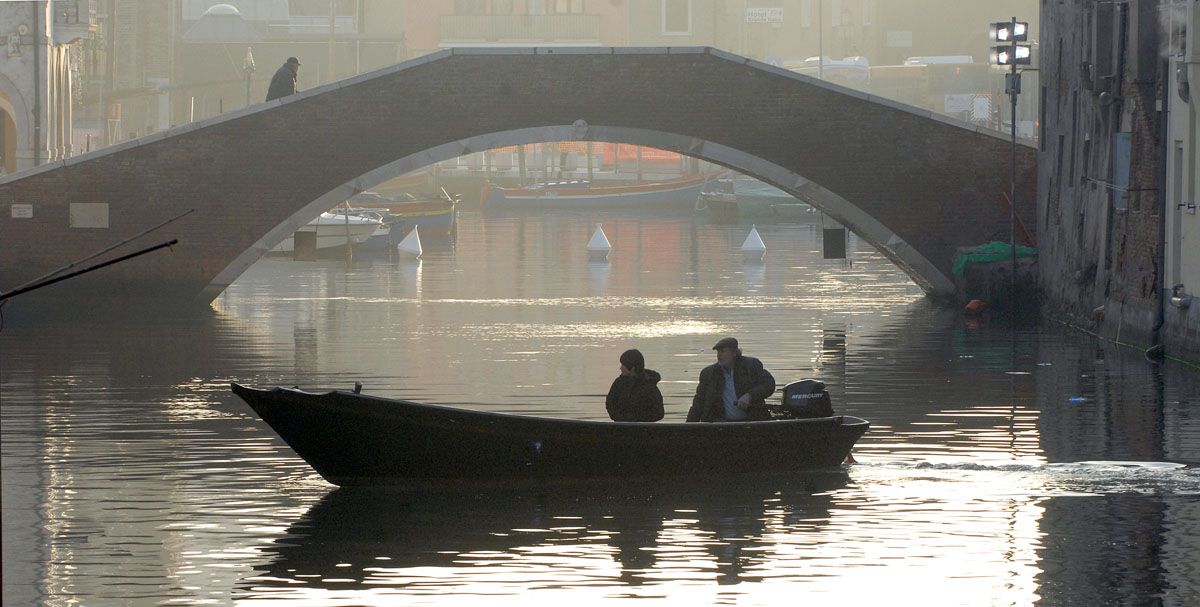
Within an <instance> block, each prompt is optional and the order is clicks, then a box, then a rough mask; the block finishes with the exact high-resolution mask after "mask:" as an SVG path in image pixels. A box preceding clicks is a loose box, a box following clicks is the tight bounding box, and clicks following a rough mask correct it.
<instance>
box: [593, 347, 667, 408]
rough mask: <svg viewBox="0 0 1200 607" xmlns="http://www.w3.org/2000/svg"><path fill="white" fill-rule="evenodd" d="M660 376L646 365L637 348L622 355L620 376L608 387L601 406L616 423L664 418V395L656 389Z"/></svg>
mask: <svg viewBox="0 0 1200 607" xmlns="http://www.w3.org/2000/svg"><path fill="white" fill-rule="evenodd" d="M660 379H662V375H660V374H659V373H658V372H657V371H653V370H651V369H647V368H646V360H645V357H643V356H642V353H641V352H639V351H637V350H626V351H625V352H624V353H622V354H621V375H619V376H618V377H617V379H616V380H615V381H613V384H612V387H611V388H609V389H608V397H607V398H606V399H605V400H604V406H605V408H606V409H608V416H609V417H611V418H612V420H613V421H616V422H656V421H658V420H660V419H662V418H663V397H662V392H660V391H659V390H658V382H659V380H660Z"/></svg>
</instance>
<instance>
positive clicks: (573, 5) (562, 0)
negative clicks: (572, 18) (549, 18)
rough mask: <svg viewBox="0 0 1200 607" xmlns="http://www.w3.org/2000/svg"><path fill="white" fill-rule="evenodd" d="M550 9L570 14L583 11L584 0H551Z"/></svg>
mask: <svg viewBox="0 0 1200 607" xmlns="http://www.w3.org/2000/svg"><path fill="white" fill-rule="evenodd" d="M548 4H549V7H548V8H549V11H548V12H551V13H554V14H558V15H570V14H576V15H578V14H581V13H583V0H551V1H550V2H549V3H548Z"/></svg>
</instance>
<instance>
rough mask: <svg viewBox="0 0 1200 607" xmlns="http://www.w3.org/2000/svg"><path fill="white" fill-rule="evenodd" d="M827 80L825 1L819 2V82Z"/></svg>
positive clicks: (818, 0) (820, 0) (819, 0)
mask: <svg viewBox="0 0 1200 607" xmlns="http://www.w3.org/2000/svg"><path fill="white" fill-rule="evenodd" d="M824 79H825V0H817V80H824Z"/></svg>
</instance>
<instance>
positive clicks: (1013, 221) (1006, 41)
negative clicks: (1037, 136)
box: [988, 17, 1031, 311]
mask: <svg viewBox="0 0 1200 607" xmlns="http://www.w3.org/2000/svg"><path fill="white" fill-rule="evenodd" d="M988 37H989V38H991V40H992V42H999V43H1002V44H1000V45H998V46H993V47H992V52H991V62H992V63H993V64H995V65H1007V66H1009V72H1008V73H1007V74H1005V75H1004V92H1005V93H1008V97H1009V100H1010V101H1011V106H1010V107H1011V111H1010V113H1009V123H1010V124H1009V132H1010V134H1011V138H1012V145H1011V148H1010V157H1009V163H1010V173H1009V177H1010V179H1009V198H1008V241H1009V246H1010V247H1011V248H1012V285H1011V294H1010V297H1012V299H1013V306H1012V310H1013V311H1016V306H1017V301H1016V299H1017V95H1020V94H1021V74H1019V73H1018V72H1017V66H1018V65H1029V63H1030V60H1031V57H1030V49H1029V45H1027V44H1017V43H1018V42H1024V41H1026V40H1027V39H1028V38H1029V24H1028V23H1026V22H1023V21H1017V18H1016V17H1013V18H1012V19H1011V20H1009V21H1001V22H998V23H993V24H992V25H991V27H990V28H989V31H988Z"/></svg>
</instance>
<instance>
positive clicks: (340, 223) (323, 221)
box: [270, 213, 383, 253]
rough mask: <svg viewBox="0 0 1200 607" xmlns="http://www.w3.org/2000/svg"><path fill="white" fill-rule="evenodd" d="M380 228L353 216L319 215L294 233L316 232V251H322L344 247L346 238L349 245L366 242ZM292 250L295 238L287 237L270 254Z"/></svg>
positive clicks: (376, 222) (368, 220)
mask: <svg viewBox="0 0 1200 607" xmlns="http://www.w3.org/2000/svg"><path fill="white" fill-rule="evenodd" d="M381 227H383V222H381V221H379V220H378V219H371V218H367V217H358V216H354V215H350V216H349V217H347V216H346V215H344V214H343V215H336V214H334V213H321V214H320V215H319V216H317V218H316V219H313V220H312V221H310V222H308V224H306V225H304V226H302V227H301V228H300V229H298V230H296V232H316V234H317V250H318V251H321V250H323V249H324V250H328V249H333V248H336V247H345V246H346V240H347V238H349V240H350V244H351V245H353V246H357V245H360V244H362V243H364V242H366V241H367V239H369V238H370V237H371V235H372V234H374V233H375V232H376V231H377V230H379V229H380V228H381ZM294 250H295V237H294V236H288V237H287V238H285V239H283V242H281V243H279V244H277V245H275V247H274V248H272V249H271V251H270V252H271V253H291V252H293V251H294Z"/></svg>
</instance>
